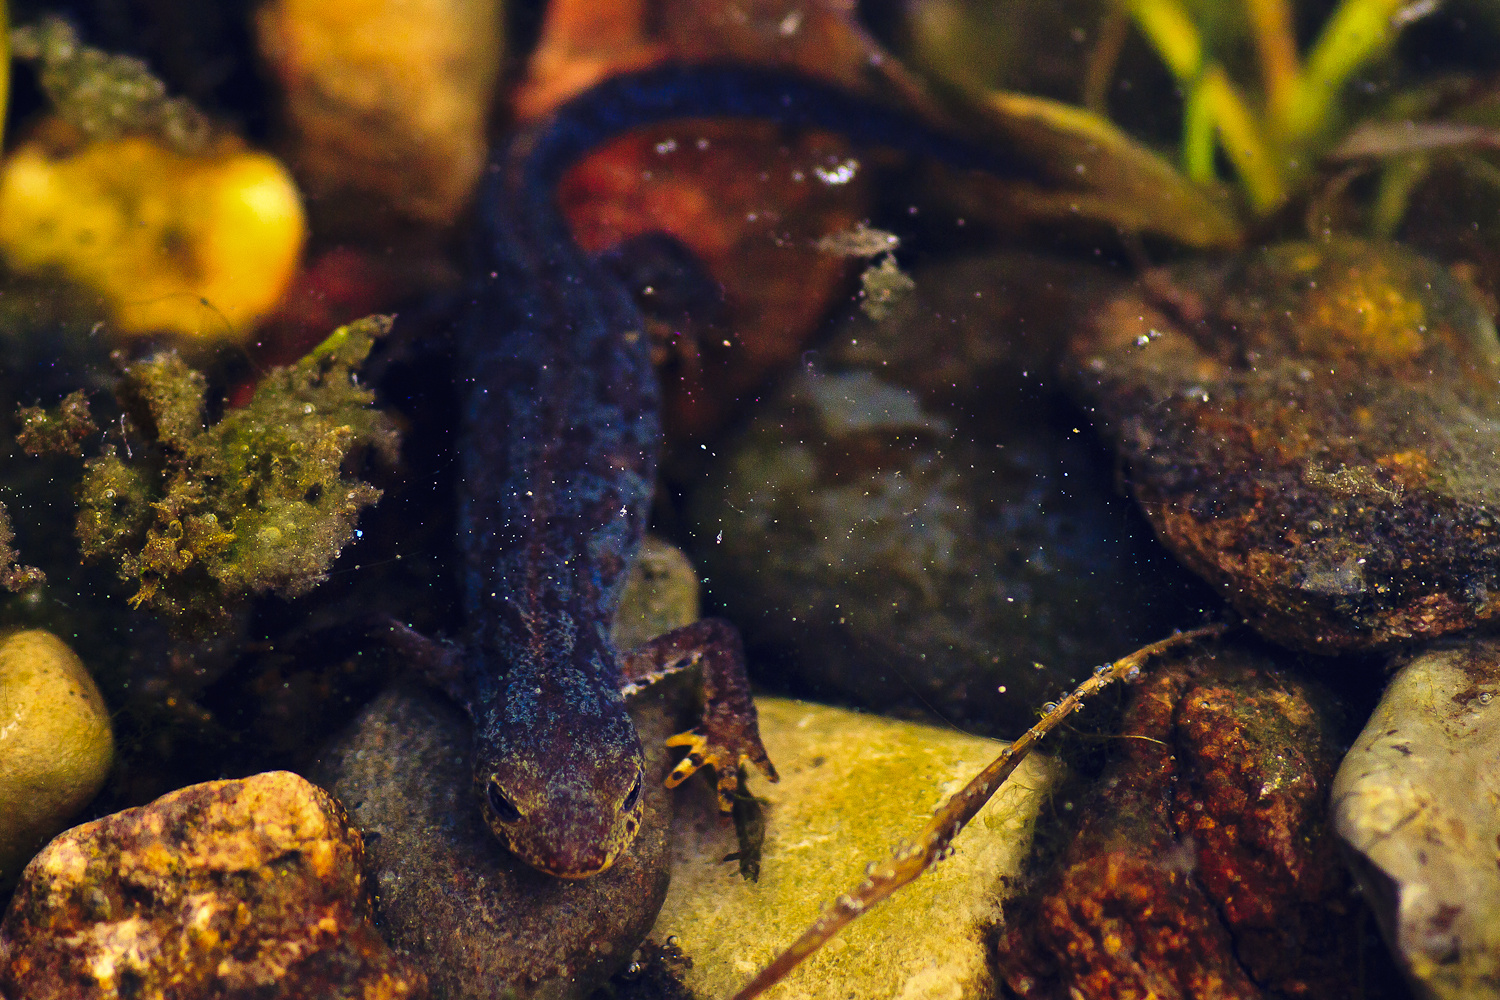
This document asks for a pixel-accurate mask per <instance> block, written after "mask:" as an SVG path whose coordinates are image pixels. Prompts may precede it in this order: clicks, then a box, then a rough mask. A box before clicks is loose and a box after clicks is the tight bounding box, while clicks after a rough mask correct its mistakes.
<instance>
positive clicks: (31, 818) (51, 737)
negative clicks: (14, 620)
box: [0, 630, 114, 892]
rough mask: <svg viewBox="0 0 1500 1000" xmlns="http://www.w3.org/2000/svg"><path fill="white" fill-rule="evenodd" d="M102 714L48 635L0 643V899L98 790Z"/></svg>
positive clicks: (105, 720)
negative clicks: (36, 855)
mask: <svg viewBox="0 0 1500 1000" xmlns="http://www.w3.org/2000/svg"><path fill="white" fill-rule="evenodd" d="M113 756H114V736H113V735H112V733H111V730H110V723H109V709H108V708H106V707H105V704H104V699H103V698H102V697H101V696H100V694H99V688H98V687H97V686H95V684H94V679H93V678H92V677H90V676H89V673H88V671H87V670H85V669H84V666H83V664H82V662H80V661H79V659H78V657H77V656H76V655H74V653H73V651H72V650H71V649H69V648H68V646H67V645H66V644H65V643H64V642H63V641H62V640H61V639H59V638H57V636H55V635H53V634H52V633H50V632H42V631H36V630H34V631H26V632H16V633H14V634H12V635H10V636H8V637H6V638H5V639H3V640H0V892H4V891H5V890H7V889H9V887H10V886H11V885H12V884H14V882H15V881H16V879H17V877H18V876H19V875H20V873H21V869H22V867H24V866H25V864H26V862H27V861H29V860H31V856H32V855H33V854H34V853H36V851H37V849H38V848H39V847H41V846H42V844H44V843H45V842H46V841H47V840H48V838H50V837H51V836H52V835H53V834H55V833H57V832H58V831H59V830H61V829H62V828H63V827H64V826H66V825H67V823H68V820H70V819H72V818H73V816H74V815H76V814H77V812H78V811H79V810H80V809H82V808H83V807H84V806H85V805H87V804H88V801H89V800H90V799H92V798H93V797H94V796H95V794H97V793H98V791H99V789H100V788H101V787H102V786H103V784H104V779H105V776H106V775H108V773H109V766H110V762H111V760H112V758H113Z"/></svg>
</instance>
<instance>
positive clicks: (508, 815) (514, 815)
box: [484, 778, 521, 823]
mask: <svg viewBox="0 0 1500 1000" xmlns="http://www.w3.org/2000/svg"><path fill="white" fill-rule="evenodd" d="M484 794H485V797H486V798H488V799H489V800H490V808H491V809H493V810H494V811H495V817H496V818H497V819H499V820H500V822H502V823H514V822H515V821H516V820H518V819H520V818H521V810H519V809H517V808H516V807H515V806H514V805H513V804H512V803H511V801H510V799H508V798H506V797H505V793H504V792H502V791H501V790H500V783H499V782H498V781H496V780H495V779H494V778H491V779H490V782H489V784H488V785H486V786H485V788H484Z"/></svg>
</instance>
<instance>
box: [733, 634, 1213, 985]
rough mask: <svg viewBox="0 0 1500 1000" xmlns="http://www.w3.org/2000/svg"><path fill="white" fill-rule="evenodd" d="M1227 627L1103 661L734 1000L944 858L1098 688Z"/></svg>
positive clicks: (777, 976)
mask: <svg viewBox="0 0 1500 1000" xmlns="http://www.w3.org/2000/svg"><path fill="white" fill-rule="evenodd" d="M1228 628H1229V626H1227V625H1205V626H1203V627H1202V628H1195V629H1192V630H1191V631H1188V632H1179V633H1177V634H1176V635H1173V636H1170V637H1169V638H1166V639H1162V640H1161V641H1160V642H1154V643H1152V644H1151V645H1149V646H1146V647H1144V648H1142V649H1138V650H1136V651H1135V652H1134V653H1131V654H1130V655H1129V656H1127V657H1125V658H1124V659H1120V660H1116V661H1115V662H1114V663H1110V664H1106V665H1104V666H1101V667H1099V668H1098V669H1097V670H1095V671H1094V675H1093V676H1092V677H1090V678H1089V679H1088V680H1086V681H1084V682H1083V683H1082V684H1080V685H1078V687H1077V688H1075V689H1074V690H1073V692H1072V693H1071V694H1069V695H1068V696H1067V697H1066V698H1064V699H1063V700H1062V701H1060V702H1057V703H1056V704H1049V705H1048V706H1047V708H1046V714H1045V715H1043V716H1042V718H1041V721H1039V722H1038V723H1037V724H1036V725H1034V726H1032V727H1031V728H1030V729H1028V730H1026V732H1024V733H1022V734H1021V736H1020V738H1019V739H1017V740H1016V741H1015V742H1014V743H1012V744H1010V745H1009V746H1008V747H1006V748H1005V749H1004V750H1002V751H1001V752H1000V756H999V757H997V758H995V760H994V762H993V763H991V764H990V765H989V766H988V767H986V768H985V769H984V770H983V771H980V772H979V773H978V774H977V775H975V776H974V778H973V779H972V780H971V781H970V782H969V783H968V784H967V785H965V786H964V787H963V788H962V789H960V790H959V791H958V792H957V793H956V794H955V795H954V796H953V797H952V798H950V799H949V800H948V801H947V802H945V803H943V804H942V805H941V806H940V807H938V810H937V812H936V813H935V814H934V815H933V817H932V819H930V820H928V822H927V825H926V826H925V827H923V828H922V832H921V833H919V834H918V835H917V837H916V840H914V841H912V842H904V841H903V842H902V844H901V846H900V847H898V848H897V849H896V851H895V852H894V853H893V854H892V855H891V857H890V858H889V859H887V860H886V861H884V862H881V863H880V864H877V865H871V867H870V868H869V869H868V870H867V873H866V876H865V879H864V881H862V882H860V884H859V885H858V886H856V887H855V888H854V889H853V890H852V891H850V892H847V893H844V894H843V895H841V896H839V897H838V898H837V899H836V900H834V902H833V905H832V906H830V907H829V908H828V909H827V910H826V911H825V912H824V913H823V915H822V916H820V917H819V918H818V919H817V920H816V921H814V922H813V925H812V926H811V927H809V928H808V929H807V930H806V931H804V932H803V933H802V936H801V937H799V938H798V939H797V940H796V941H794V942H793V943H792V945H791V946H790V947H789V948H787V949H786V950H785V951H783V952H782V953H781V954H780V955H777V956H776V958H775V959H774V960H773V961H772V962H771V964H770V965H768V966H766V967H765V968H764V969H762V970H761V971H760V973H759V975H757V976H756V977H755V978H754V979H752V980H751V981H750V982H749V984H748V985H746V986H745V988H744V989H742V990H740V991H739V992H738V993H736V994H735V995H734V997H733V998H732V1000H751V998H752V997H757V996H759V995H760V994H762V993H764V992H765V991H766V990H767V989H769V988H770V987H772V986H774V985H775V984H776V983H778V982H780V981H781V980H782V979H783V978H785V977H786V975H787V973H789V972H791V971H792V970H793V969H794V968H796V967H797V966H798V965H799V964H800V963H801V962H802V960H803V959H805V958H807V957H808V956H809V955H811V954H812V953H813V952H815V951H817V950H818V949H819V948H821V947H822V946H823V945H824V944H826V943H827V942H828V941H829V940H831V939H832V938H833V936H834V935H835V934H837V933H838V932H839V931H841V930H843V929H844V928H845V927H846V926H848V924H849V923H850V922H851V921H852V920H854V918H855V917H858V916H859V915H860V914H861V913H863V912H865V911H866V910H868V909H869V908H870V907H872V906H874V905H875V904H876V903H879V902H881V901H883V900H885V899H886V898H887V897H889V896H890V895H891V894H892V893H894V892H895V891H896V890H897V889H900V888H901V887H902V886H904V885H906V884H907V883H909V882H912V881H913V880H915V879H916V878H917V876H919V875H921V874H922V873H923V872H924V871H926V870H927V869H928V868H930V867H932V865H933V864H934V863H935V862H937V861H938V860H940V859H941V858H943V857H944V856H946V854H947V852H948V845H949V844H950V843H952V841H953V838H954V837H955V836H957V835H958V832H959V831H960V830H962V829H963V828H964V826H965V824H967V823H968V822H969V820H971V819H973V818H974V816H975V814H976V813H978V812H979V810H980V809H982V808H984V804H985V803H986V802H988V801H989V800H990V797H991V796H993V795H994V794H995V791H996V790H997V789H998V788H999V787H1000V786H1001V785H1002V784H1004V783H1005V779H1006V778H1008V777H1010V774H1011V772H1012V771H1014V770H1015V769H1016V767H1017V766H1018V765H1019V764H1020V763H1021V761H1023V760H1025V759H1026V755H1027V754H1028V753H1029V752H1030V751H1031V748H1032V747H1034V746H1035V745H1036V744H1037V743H1038V742H1039V741H1040V740H1041V739H1042V737H1044V736H1046V735H1047V734H1048V733H1050V732H1052V730H1054V729H1056V728H1057V726H1058V724H1059V723H1060V722H1062V720H1063V719H1065V718H1067V717H1068V716H1069V715H1070V714H1072V712H1073V710H1074V709H1076V708H1077V707H1078V706H1079V705H1081V704H1082V703H1083V700H1084V699H1085V698H1087V697H1089V696H1090V695H1093V694H1094V693H1095V692H1097V691H1099V690H1100V689H1101V688H1103V687H1105V686H1106V685H1108V684H1111V683H1113V682H1114V681H1117V680H1127V681H1129V680H1134V679H1135V678H1136V677H1137V676H1139V675H1140V672H1141V667H1142V666H1144V665H1145V663H1146V661H1147V660H1149V659H1150V658H1151V657H1153V656H1156V655H1158V654H1160V653H1165V652H1169V651H1171V650H1175V649H1178V648H1180V647H1182V646H1186V645H1189V644H1191V643H1194V642H1197V641H1199V640H1200V639H1209V638H1213V637H1214V636H1218V635H1222V634H1223V633H1224V632H1225V631H1227V630H1228Z"/></svg>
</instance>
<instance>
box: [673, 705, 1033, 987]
mask: <svg viewBox="0 0 1500 1000" xmlns="http://www.w3.org/2000/svg"><path fill="white" fill-rule="evenodd" d="M757 708H758V709H759V711H760V731H761V737H762V738H763V739H764V741H765V744H766V749H767V751H768V752H769V753H770V755H771V757H772V758H773V759H774V760H775V761H776V767H777V770H778V771H779V772H780V773H781V782H780V783H779V784H775V785H762V784H760V783H759V782H757V783H756V785H755V788H754V791H755V794H756V795H757V796H762V797H763V800H764V820H765V839H764V842H763V845H762V847H761V860H760V876H759V880H758V881H756V882H751V881H748V880H747V879H746V878H745V877H744V876H743V875H742V874H741V871H740V867H739V866H737V865H735V864H732V863H727V864H726V863H724V859H725V855H727V854H731V853H736V852H738V851H739V850H740V844H739V842H738V838H737V836H736V832H735V829H734V827H733V825H732V824H730V823H728V822H726V821H725V820H723V819H722V818H721V817H720V816H719V814H718V810H717V808H716V807H715V803H714V798H713V794H712V792H711V791H710V790H709V789H708V788H707V787H706V786H702V787H699V786H694V787H693V789H692V791H691V792H690V794H691V796H692V798H691V800H690V801H686V802H682V803H679V808H678V819H677V820H676V822H675V823H674V824H673V830H672V885H671V888H670V889H669V890H668V892H667V901H666V903H665V904H664V905H663V907H662V912H661V916H660V917H659V918H658V919H657V922H656V926H655V927H654V928H653V929H652V933H651V936H652V939H653V940H656V941H667V940H669V939H675V942H676V943H677V945H678V946H679V947H681V948H682V950H683V952H684V953H685V954H686V955H687V956H688V957H689V958H690V959H692V966H691V968H689V969H687V970H686V971H685V972H683V980H684V982H686V983H687V985H688V986H690V987H691V988H692V989H693V991H694V992H695V993H696V994H698V995H700V996H727V995H729V994H731V993H732V992H734V990H736V989H738V988H739V987H740V986H742V985H744V983H745V981H746V980H748V979H749V978H750V976H751V975H753V974H754V973H755V972H756V970H758V969H759V968H760V967H761V966H762V965H764V964H765V963H766V962H768V961H769V960H770V959H771V958H772V957H773V956H774V955H775V954H776V953H777V952H778V951H780V950H781V948H783V947H785V946H786V945H787V944H790V943H791V941H792V940H793V939H794V938H795V937H796V936H797V935H798V934H800V933H801V932H802V931H803V930H805V929H806V927H807V925H809V924H810V923H812V921H813V920H814V919H816V918H817V916H818V912H819V906H820V905H821V904H822V903H824V902H826V901H828V900H831V899H833V898H834V897H835V896H836V895H838V894H839V893H841V892H845V891H847V890H848V889H849V888H851V887H852V886H854V885H855V884H857V883H858V882H859V880H860V878H861V872H862V870H863V868H864V866H865V865H866V864H867V863H869V862H873V861H877V860H879V859H881V858H883V857H885V856H886V855H887V854H889V852H890V850H891V848H892V846H893V845H894V844H895V843H896V842H897V841H898V840H899V839H900V838H901V837H902V836H903V835H908V834H914V833H915V832H916V831H917V830H919V829H920V828H921V826H922V824H923V823H924V822H925V821H926V819H927V818H928V817H930V816H931V814H932V811H933V810H934V809H935V808H936V807H937V806H938V805H939V804H940V803H941V802H942V801H943V800H944V799H945V798H946V797H947V796H948V795H949V794H951V793H952V792H954V791H956V790H957V789H958V788H959V787H961V786H962V785H963V783H964V782H965V781H967V780H968V779H969V778H971V777H973V776H974V774H975V773H977V772H978V771H979V770H980V769H981V768H983V767H984V766H985V765H986V764H988V763H989V762H990V761H991V760H993V759H994V758H995V757H996V756H997V755H998V754H999V752H1000V749H1001V747H1002V746H1003V744H1000V743H996V742H994V741H992V740H985V739H979V738H976V737H972V736H966V735H964V734H962V733H958V732H955V731H952V730H943V729H936V728H933V727H929V726H923V725H917V724H914V723H908V722H899V721H896V720H892V719H883V718H879V717H876V716H869V715H860V714H856V713H853V712H848V711H845V710H842V709H836V708H827V707H823V706H820V705H813V704H808V703H804V702H796V701H788V700H785V699H780V698H764V699H760V700H759V701H758V702H757ZM1054 768H1055V765H1052V764H1050V763H1049V762H1048V761H1046V760H1045V759H1044V758H1041V757H1036V756H1033V757H1031V758H1028V759H1027V761H1026V762H1025V763H1023V764H1022V765H1021V767H1020V768H1019V769H1018V770H1017V771H1016V773H1015V774H1014V775H1013V776H1012V777H1011V778H1010V780H1009V781H1007V782H1006V783H1005V785H1003V786H1002V787H1001V788H1000V790H999V791H998V792H997V793H996V795H995V797H994V799H992V800H991V801H990V803H989V804H988V805H987V806H985V808H984V809H983V810H982V811H981V812H980V813H979V815H978V816H976V817H975V818H974V820H973V821H972V822H971V823H970V824H969V826H968V828H967V829H965V830H964V831H963V832H962V833H960V834H959V836H958V838H957V839H956V840H955V841H954V847H955V853H954V855H953V856H952V857H950V858H949V859H947V860H945V861H943V862H941V863H940V864H938V865H937V866H936V867H935V868H934V869H933V870H931V871H930V872H928V873H927V874H926V875H924V876H923V877H922V878H921V879H920V880H918V881H917V882H916V883H914V884H913V885H911V886H908V887H907V888H905V889H903V890H902V891H901V892H900V893H898V894H897V895H896V896H895V897H893V898H892V899H891V900H890V901H888V902H886V903H883V904H881V905H880V906H879V907H877V908H876V909H873V910H871V911H870V912H869V913H867V914H865V915H864V916H863V917H862V918H861V919H860V920H858V921H856V922H855V923H854V924H853V925H851V926H850V927H849V928H847V929H846V930H845V931H844V932H843V933H842V934H841V935H840V936H839V938H837V939H835V940H834V942H833V943H832V944H831V945H830V946H829V947H827V948H824V949H823V950H822V951H821V952H819V953H817V954H816V955H814V956H813V957H812V958H811V959H809V960H808V961H807V962H805V963H804V964H803V965H802V966H801V967H800V968H799V969H797V970H796V971H795V972H793V973H792V975H791V976H790V977H788V979H787V981H786V983H785V984H783V985H782V986H780V987H778V992H777V993H776V995H777V996H779V997H783V998H785V1000H804V998H806V1000H811V998H829V1000H833V998H838V1000H843V998H845V997H882V996H887V997H888V996H900V997H906V998H910V1000H929V998H930V1000H937V998H944V1000H962V998H970V997H974V998H978V997H989V996H992V995H993V991H994V984H993V983H992V981H991V977H990V974H989V971H988V965H987V963H986V959H985V946H984V940H985V937H986V933H987V932H988V931H989V929H990V928H992V927H993V925H994V924H996V923H998V922H1000V919H1001V916H1000V904H1001V901H1002V900H1003V899H1004V897H1005V896H1006V895H1007V894H1008V891H1009V890H1008V885H1009V883H1008V881H1007V880H1008V879H1014V878H1015V877H1016V876H1017V875H1018V874H1019V872H1020V863H1021V860H1022V858H1024V857H1025V854H1026V851H1027V849H1028V847H1029V844H1030V840H1031V824H1032V819H1033V817H1034V816H1035V814H1036V811H1037V808H1038V807H1039V805H1040V803H1041V801H1042V799H1043V798H1044V797H1045V796H1046V794H1047V790H1048V787H1049V785H1050V783H1051V779H1052V777H1053V774H1054Z"/></svg>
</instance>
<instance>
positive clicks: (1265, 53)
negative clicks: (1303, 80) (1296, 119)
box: [1245, 0, 1302, 121]
mask: <svg viewBox="0 0 1500 1000" xmlns="http://www.w3.org/2000/svg"><path fill="white" fill-rule="evenodd" d="M1245 8H1246V12H1247V13H1248V14H1249V15H1250V30H1251V31H1252V32H1253V33H1254V35H1255V51H1256V54H1257V55H1258V56H1259V57H1260V75H1261V83H1262V84H1263V85H1264V86H1265V88H1266V107H1267V109H1268V110H1269V112H1270V115H1271V120H1272V121H1281V120H1283V119H1285V117H1286V115H1287V113H1288V112H1289V111H1290V109H1291V105H1292V102H1293V101H1295V100H1296V98H1297V82H1298V80H1299V78H1300V77H1301V75H1302V67H1301V65H1299V62H1298V58H1297V38H1296V35H1295V34H1293V32H1292V11H1291V8H1290V7H1289V6H1288V4H1287V0H1245Z"/></svg>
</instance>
